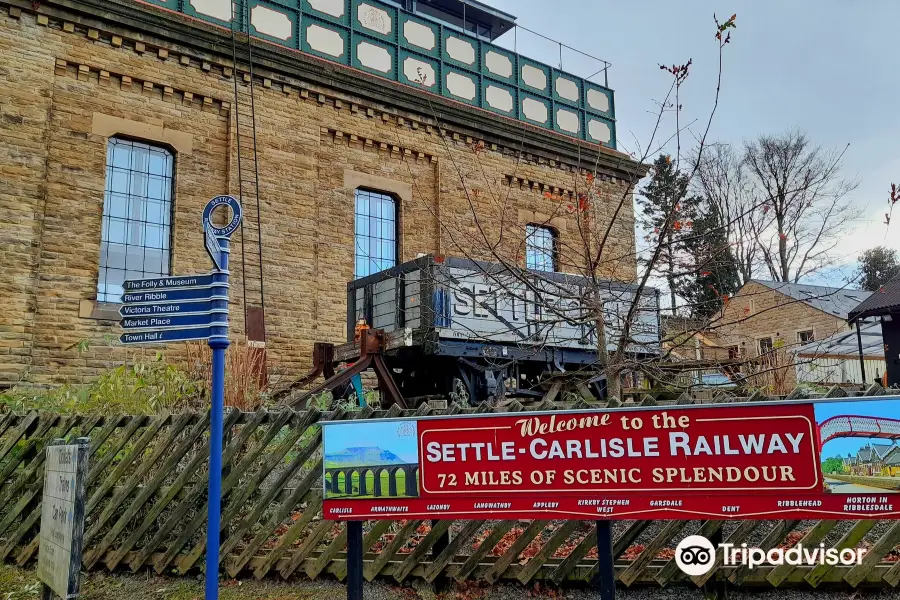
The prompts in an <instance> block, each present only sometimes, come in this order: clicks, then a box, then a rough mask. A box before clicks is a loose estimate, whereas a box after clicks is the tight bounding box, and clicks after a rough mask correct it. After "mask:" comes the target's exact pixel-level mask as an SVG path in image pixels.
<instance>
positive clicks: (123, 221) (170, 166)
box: [97, 138, 175, 302]
mask: <svg viewBox="0 0 900 600" xmlns="http://www.w3.org/2000/svg"><path fill="white" fill-rule="evenodd" d="M174 169H175V156H174V155H173V154H172V152H170V151H169V150H167V149H166V148H162V147H159V146H153V145H151V144H145V143H143V142H137V141H132V140H128V139H123V138H110V139H109V146H108V149H107V153H106V192H105V196H104V199H103V229H102V234H101V238H100V276H99V278H98V280H97V301H99V302H120V301H121V296H122V291H123V290H122V284H123V283H124V282H125V280H126V279H142V278H150V277H161V276H165V275H169V274H170V271H169V258H170V253H171V237H172V180H173V174H174Z"/></svg>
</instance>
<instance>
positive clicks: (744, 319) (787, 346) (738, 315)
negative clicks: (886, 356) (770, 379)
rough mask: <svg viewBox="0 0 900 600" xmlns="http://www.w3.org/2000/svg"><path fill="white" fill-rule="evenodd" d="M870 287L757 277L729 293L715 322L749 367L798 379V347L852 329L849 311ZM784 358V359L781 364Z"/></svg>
mask: <svg viewBox="0 0 900 600" xmlns="http://www.w3.org/2000/svg"><path fill="white" fill-rule="evenodd" d="M868 295H869V292H863V291H859V290H852V289H846V288H834V287H825V286H815V285H806V284H798V283H781V282H774V281H761V280H752V281H749V282H747V283H746V284H745V285H744V286H743V287H741V289H740V290H738V292H737V293H736V294H735V295H734V297H732V298H730V299H729V300H728V302H727V304H726V306H725V308H724V309H723V311H722V313H721V314H720V315H719V316H718V317H717V318H716V319H714V320H713V322H712V323H711V324H710V327H711V328H713V329H715V330H716V331H717V332H718V333H719V336H720V344H721V345H722V346H724V347H725V348H727V349H728V355H729V358H732V359H742V360H745V361H746V364H745V368H744V370H745V371H747V370H753V369H760V370H762V371H769V372H777V373H778V374H780V375H781V376H782V378H783V379H784V381H779V383H780V384H781V385H780V387H782V388H785V389H792V388H793V387H794V386H795V385H796V383H797V376H796V365H795V364H794V362H795V357H794V353H795V352H796V351H797V350H798V349H799V348H801V347H805V348H807V349H809V348H810V345H811V344H812V343H813V342H815V341H817V340H826V339H827V338H829V337H831V336H832V335H834V334H836V333H838V332H841V331H843V330H846V329H847V315H848V313H849V312H850V311H851V310H852V309H853V308H854V307H855V306H856V305H857V304H859V302H861V301H862V300H864V299H865V298H866V297H867V296H868ZM782 363H783V364H782Z"/></svg>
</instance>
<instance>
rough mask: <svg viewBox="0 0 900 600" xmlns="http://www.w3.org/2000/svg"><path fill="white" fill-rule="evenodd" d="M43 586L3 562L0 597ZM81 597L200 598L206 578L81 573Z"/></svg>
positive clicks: (15, 597)
mask: <svg viewBox="0 0 900 600" xmlns="http://www.w3.org/2000/svg"><path fill="white" fill-rule="evenodd" d="M40 597H41V585H40V583H39V582H38V580H37V576H36V575H35V572H34V571H32V570H26V569H19V568H16V567H13V566H10V565H4V564H0V599H2V600H37V599H38V598H40ZM345 597H346V592H345V591H344V590H343V588H340V587H338V586H336V585H325V586H323V585H322V583H321V582H308V581H292V582H290V583H285V582H280V581H254V580H249V581H236V580H224V581H222V582H221V585H220V586H219V598H221V599H222V600H239V599H240V600H338V599H343V598H345ZM78 598H79V600H122V599H123V598H127V599H128V600H151V599H153V600H157V599H162V600H200V599H202V598H203V579H202V578H198V577H191V578H180V579H174V578H168V577H157V576H155V575H154V576H148V575H130V574H129V575H126V574H116V575H109V574H106V573H91V574H90V575H89V576H87V577H84V575H82V586H81V594H79V596H78Z"/></svg>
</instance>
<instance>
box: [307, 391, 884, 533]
mask: <svg viewBox="0 0 900 600" xmlns="http://www.w3.org/2000/svg"><path fill="white" fill-rule="evenodd" d="M898 418H900V401H898V400H897V399H896V398H893V399H872V398H861V399H853V400H840V401H833V400H823V401H791V402H781V403H775V402H768V403H754V404H744V405H716V406H690V407H667V408H659V407H654V408H632V409H608V410H595V411H566V412H562V413H561V412H556V413H515V414H495V415H464V416H448V417H425V418H415V419H381V420H371V421H347V422H332V423H324V424H323V425H324V452H325V460H324V473H323V485H324V496H325V506H324V510H325V516H326V518H328V519H336V520H354V521H355V520H369V519H396V518H413V517H414V518H422V519H428V518H433V519H439V518H453V519H492V518H502V519H510V518H522V519H532V518H535V519H546V518H550V519H585V520H597V519H603V520H606V519H610V520H617V519H692V518H704V519H760V518H784V519H788V518H789V519H832V518H833V519H839V518H854V519H858V518H898V517H900V502H898V501H895V500H900V496H897V493H896V492H897V489H898V488H900V477H896V476H892V475H891V472H890V470H887V471H885V470H884V467H883V465H881V464H880V463H879V464H875V462H877V461H874V460H870V462H871V464H864V463H865V455H866V452H865V449H866V448H867V447H871V446H872V444H876V445H878V444H882V445H883V444H887V445H891V444H893V443H894V441H895V440H900V420H897V419H898ZM897 451H898V452H900V448H898V449H897ZM869 454H870V455H871V456H873V457H874V456H875V453H869ZM859 457H862V458H859Z"/></svg>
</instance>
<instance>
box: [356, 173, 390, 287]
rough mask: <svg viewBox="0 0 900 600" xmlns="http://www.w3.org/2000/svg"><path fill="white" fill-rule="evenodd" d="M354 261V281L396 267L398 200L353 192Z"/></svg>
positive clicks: (368, 191)
mask: <svg viewBox="0 0 900 600" xmlns="http://www.w3.org/2000/svg"><path fill="white" fill-rule="evenodd" d="M355 215H356V218H355V221H356V222H355V226H354V233H355V236H354V237H355V240H354V247H355V251H354V258H355V261H356V267H355V273H356V277H357V278H359V277H365V276H367V275H371V274H372V273H377V272H379V271H383V270H385V269H390V268H391V267H393V266H396V264H397V256H398V254H399V252H398V244H397V239H398V235H397V223H398V221H397V200H396V199H395V198H394V197H393V196H390V195H388V194H385V193H382V192H375V191H371V190H366V189H362V188H360V189H358V190H356V209H355Z"/></svg>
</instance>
